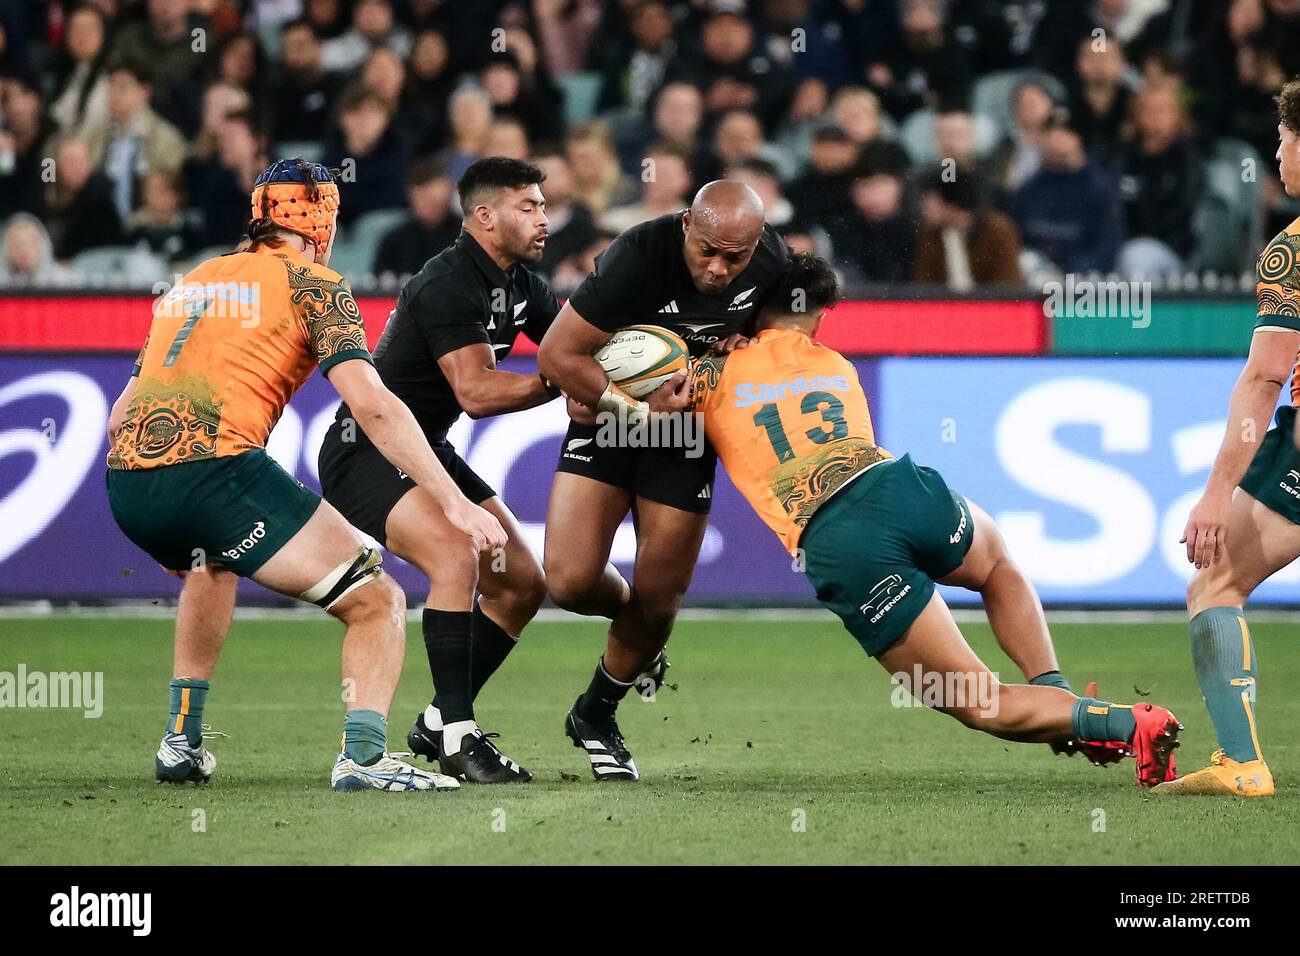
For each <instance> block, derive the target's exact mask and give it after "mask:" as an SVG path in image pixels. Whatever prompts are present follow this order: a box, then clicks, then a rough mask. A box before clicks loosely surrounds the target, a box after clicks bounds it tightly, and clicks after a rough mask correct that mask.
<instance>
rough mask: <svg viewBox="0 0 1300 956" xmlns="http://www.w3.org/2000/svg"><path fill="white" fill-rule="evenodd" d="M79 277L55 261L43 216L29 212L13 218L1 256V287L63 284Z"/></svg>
mask: <svg viewBox="0 0 1300 956" xmlns="http://www.w3.org/2000/svg"><path fill="white" fill-rule="evenodd" d="M75 278H76V276H75V275H74V274H73V273H71V272H70V271H68V270H67V269H64V268H63V267H62V266H60V265H59V264H58V263H57V262H55V261H54V252H53V249H52V248H51V246H50V237H49V234H48V233H46V231H45V226H43V225H42V224H41V221H40V220H39V219H37V218H36V217H35V216H33V215H31V214H30V213H25V212H20V213H16V214H14V215H13V216H11V217H9V220H8V222H6V223H5V231H4V255H3V256H0V286H59V285H67V284H69V283H70V282H72V281H73V280H74V279H75Z"/></svg>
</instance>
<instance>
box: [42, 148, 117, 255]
mask: <svg viewBox="0 0 1300 956" xmlns="http://www.w3.org/2000/svg"><path fill="white" fill-rule="evenodd" d="M54 161H55V168H56V169H57V170H58V174H57V175H56V176H55V177H54V181H53V182H52V183H50V184H49V185H48V186H46V187H45V223H46V226H47V228H48V230H49V234H50V238H51V240H52V242H53V244H54V252H55V255H56V256H57V257H58V258H59V259H60V260H64V261H66V260H68V259H71V258H72V257H73V256H75V255H76V254H77V253H79V252H84V251H85V250H86V249H93V248H95V247H97V246H115V245H118V244H119V243H121V242H122V222H121V220H120V219H119V218H118V215H117V207H116V206H115V205H114V204H113V188H112V185H111V184H110V183H109V181H108V178H107V177H106V176H105V175H104V174H103V173H102V172H99V171H97V170H96V169H95V167H94V164H93V163H92V162H91V159H90V147H89V146H87V145H86V141H85V140H84V139H80V138H78V137H75V136H69V137H64V138H62V139H60V140H59V144H58V147H57V149H56V150H55V153H54Z"/></svg>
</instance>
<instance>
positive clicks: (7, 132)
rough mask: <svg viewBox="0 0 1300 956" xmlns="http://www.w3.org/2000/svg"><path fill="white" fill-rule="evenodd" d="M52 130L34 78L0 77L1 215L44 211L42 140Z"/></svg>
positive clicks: (45, 178)
mask: <svg viewBox="0 0 1300 956" xmlns="http://www.w3.org/2000/svg"><path fill="white" fill-rule="evenodd" d="M53 132H54V123H53V122H52V121H51V120H50V118H49V117H48V116H47V115H46V112H45V106H44V104H43V103H42V101H41V94H40V90H39V89H38V87H37V79H36V77H35V76H32V75H25V74H17V75H14V76H10V77H6V78H4V79H0V217H3V218H6V219H7V218H8V217H9V216H11V215H12V214H13V213H16V212H30V213H32V214H33V215H37V216H39V215H41V214H42V213H43V212H44V197H45V192H44V189H43V188H42V187H43V185H44V183H45V182H46V181H47V174H48V170H47V169H46V153H45V148H44V147H45V142H46V140H47V139H49V137H50V135H51V134H52V133H53Z"/></svg>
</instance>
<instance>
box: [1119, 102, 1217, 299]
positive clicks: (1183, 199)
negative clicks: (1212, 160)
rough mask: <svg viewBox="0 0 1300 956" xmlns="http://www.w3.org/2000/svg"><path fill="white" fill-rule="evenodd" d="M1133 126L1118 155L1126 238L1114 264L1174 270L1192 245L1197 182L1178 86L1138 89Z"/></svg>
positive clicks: (1140, 270) (1138, 271)
mask: <svg viewBox="0 0 1300 956" xmlns="http://www.w3.org/2000/svg"><path fill="white" fill-rule="evenodd" d="M1133 127H1134V134H1133V137H1132V138H1131V139H1130V140H1129V141H1128V142H1127V143H1126V144H1125V146H1124V149H1123V151H1122V153H1121V157H1120V179H1119V188H1120V201H1121V203H1122V204H1123V209H1124V219H1125V226H1126V231H1127V233H1128V241H1127V242H1126V243H1125V245H1124V248H1123V249H1121V250H1120V263H1119V269H1120V271H1121V272H1122V273H1124V274H1125V275H1127V276H1129V277H1131V278H1142V277H1148V276H1153V275H1158V274H1169V273H1173V272H1179V271H1181V270H1183V269H1184V268H1186V267H1187V265H1188V264H1189V259H1190V256H1191V254H1192V251H1193V250H1194V248H1195V245H1196V236H1195V233H1194V232H1193V231H1192V215H1193V213H1194V211H1195V208H1196V203H1197V199H1198V197H1199V195H1200V189H1201V182H1202V176H1201V163H1200V160H1199V159H1198V158H1197V156H1196V153H1195V151H1194V149H1193V146H1192V141H1191V138H1190V133H1191V121H1190V119H1189V117H1188V115H1187V110H1186V107H1185V106H1184V105H1183V101H1182V99H1181V97H1180V95H1179V90H1178V89H1176V88H1175V87H1173V86H1168V85H1166V86H1158V87H1146V88H1144V89H1142V90H1141V91H1140V92H1139V93H1138V94H1137V96H1136V97H1135V99H1134V104H1133Z"/></svg>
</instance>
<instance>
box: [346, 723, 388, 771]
mask: <svg viewBox="0 0 1300 956" xmlns="http://www.w3.org/2000/svg"><path fill="white" fill-rule="evenodd" d="M387 743H388V722H387V721H386V720H384V717H383V715H382V714H381V713H379V711H377V710H349V711H348V714H347V717H346V718H345V719H344V721H343V752H344V753H345V754H347V755H348V756H349V757H351V758H352V759H353V760H355V761H356V762H357V763H359V764H361V766H363V767H368V766H370V765H371V764H372V763H374V762H375V761H377V760H378V759H379V758H380V757H382V756H383V755H384V747H385V746H386V745H387Z"/></svg>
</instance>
